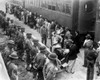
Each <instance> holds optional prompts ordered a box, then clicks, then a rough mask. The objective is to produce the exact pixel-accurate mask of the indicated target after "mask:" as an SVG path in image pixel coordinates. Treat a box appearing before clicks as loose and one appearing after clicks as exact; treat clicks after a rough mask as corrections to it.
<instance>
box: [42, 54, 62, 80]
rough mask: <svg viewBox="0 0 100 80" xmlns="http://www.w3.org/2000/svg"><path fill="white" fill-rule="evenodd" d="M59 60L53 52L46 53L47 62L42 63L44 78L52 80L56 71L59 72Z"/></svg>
mask: <svg viewBox="0 0 100 80" xmlns="http://www.w3.org/2000/svg"><path fill="white" fill-rule="evenodd" d="M60 66H61V62H60V60H58V57H57V55H56V54H55V53H52V54H49V55H48V62H47V63H46V64H45V65H44V68H43V74H44V80H54V77H55V76H56V73H57V72H60Z"/></svg>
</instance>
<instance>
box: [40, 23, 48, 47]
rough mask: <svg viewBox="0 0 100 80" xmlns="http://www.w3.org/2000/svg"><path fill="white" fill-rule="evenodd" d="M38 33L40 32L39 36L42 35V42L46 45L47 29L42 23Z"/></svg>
mask: <svg viewBox="0 0 100 80" xmlns="http://www.w3.org/2000/svg"><path fill="white" fill-rule="evenodd" d="M40 34H41V37H42V43H44V44H45V45H47V38H48V29H47V28H46V27H45V26H44V25H43V26H42V27H41V29H40Z"/></svg>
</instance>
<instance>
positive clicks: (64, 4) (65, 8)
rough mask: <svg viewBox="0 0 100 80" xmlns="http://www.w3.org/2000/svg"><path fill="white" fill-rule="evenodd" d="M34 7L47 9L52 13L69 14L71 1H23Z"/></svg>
mask: <svg viewBox="0 0 100 80" xmlns="http://www.w3.org/2000/svg"><path fill="white" fill-rule="evenodd" d="M25 1H27V3H28V4H31V5H33V6H36V7H42V8H47V9H50V10H54V11H59V12H63V13H66V14H71V4H72V0H25Z"/></svg>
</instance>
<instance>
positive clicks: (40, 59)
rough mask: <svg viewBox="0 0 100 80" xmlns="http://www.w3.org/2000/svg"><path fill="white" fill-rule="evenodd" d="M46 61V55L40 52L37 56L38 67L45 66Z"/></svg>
mask: <svg viewBox="0 0 100 80" xmlns="http://www.w3.org/2000/svg"><path fill="white" fill-rule="evenodd" d="M45 62H46V56H45V55H44V54H42V53H38V54H37V55H36V57H35V63H36V68H43V66H44V64H45Z"/></svg>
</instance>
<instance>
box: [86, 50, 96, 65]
mask: <svg viewBox="0 0 100 80" xmlns="http://www.w3.org/2000/svg"><path fill="white" fill-rule="evenodd" d="M96 58H97V52H96V51H95V50H93V49H92V50H91V49H88V54H87V56H86V59H87V61H88V64H94V63H95V61H96Z"/></svg>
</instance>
